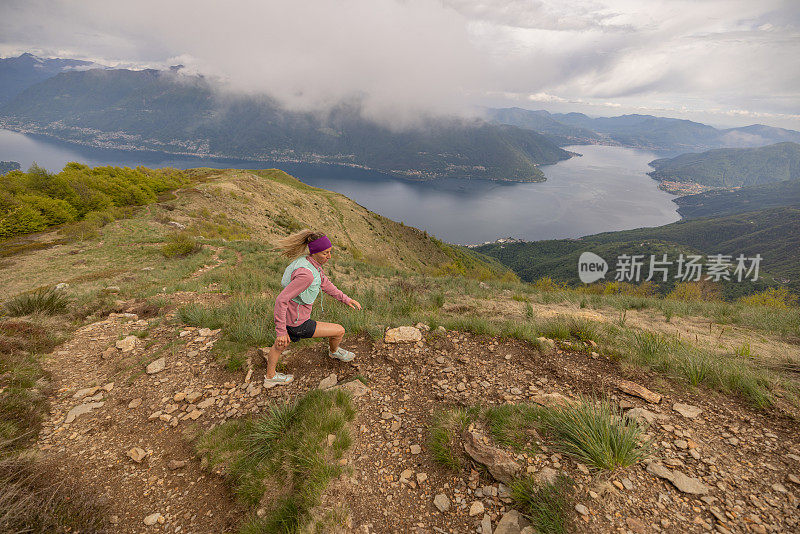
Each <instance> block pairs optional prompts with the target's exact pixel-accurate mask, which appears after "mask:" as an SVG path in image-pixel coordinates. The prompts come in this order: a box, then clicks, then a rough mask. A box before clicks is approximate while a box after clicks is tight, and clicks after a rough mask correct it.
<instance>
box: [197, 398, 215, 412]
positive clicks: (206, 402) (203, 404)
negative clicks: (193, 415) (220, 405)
mask: <svg viewBox="0 0 800 534" xmlns="http://www.w3.org/2000/svg"><path fill="white" fill-rule="evenodd" d="M214 402H216V399H215V398H213V397H209V398H207V399H206V400H204V401H200V402H198V403H197V407H198V408H199V409H201V410H207V409H208V408H210V407H211V406H213V405H214Z"/></svg>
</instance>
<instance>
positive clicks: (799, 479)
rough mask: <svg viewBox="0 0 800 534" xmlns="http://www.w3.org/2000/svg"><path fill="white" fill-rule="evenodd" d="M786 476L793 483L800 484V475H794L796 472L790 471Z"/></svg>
mask: <svg viewBox="0 0 800 534" xmlns="http://www.w3.org/2000/svg"><path fill="white" fill-rule="evenodd" d="M786 478H787V479H788V480H789V482H791V483H792V484H797V485H799V486H800V477H798V476H797V475H794V474H792V473H789V474H788V475H786Z"/></svg>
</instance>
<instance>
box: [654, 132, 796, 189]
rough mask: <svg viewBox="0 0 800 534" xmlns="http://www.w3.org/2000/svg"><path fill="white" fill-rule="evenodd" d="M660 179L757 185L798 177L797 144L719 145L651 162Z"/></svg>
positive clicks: (728, 185) (733, 185) (720, 185)
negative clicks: (740, 146)
mask: <svg viewBox="0 0 800 534" xmlns="http://www.w3.org/2000/svg"><path fill="white" fill-rule="evenodd" d="M650 166H651V167H653V168H654V169H655V170H654V171H652V172H650V173H648V174H649V175H650V176H652V177H653V178H654V179H656V180H659V181H664V180H667V181H673V182H696V183H699V184H703V185H709V186H714V187H737V186H751V185H760V184H767V183H773V182H782V181H786V180H797V179H800V144H797V143H777V144H774V145H770V146H765V147H760V148H722V149H718V150H709V151H707V152H703V153H701V154H682V155H680V156H676V157H674V158H665V159H657V160H654V161H651V162H650Z"/></svg>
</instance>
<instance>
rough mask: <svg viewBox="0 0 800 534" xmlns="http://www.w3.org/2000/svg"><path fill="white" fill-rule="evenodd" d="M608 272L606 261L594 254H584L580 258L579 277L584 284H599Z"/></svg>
mask: <svg viewBox="0 0 800 534" xmlns="http://www.w3.org/2000/svg"><path fill="white" fill-rule="evenodd" d="M607 272H608V263H606V260H604V259H603V258H601V257H600V256H598V255H597V254H595V253H594V252H584V253H583V254H581V257H580V258H578V276H579V277H580V279H581V282H583V283H584V284H591V283H592V282H597V281H598V280H600V279H601V278H603V277H605V275H606V273H607Z"/></svg>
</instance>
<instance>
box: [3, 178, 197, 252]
mask: <svg viewBox="0 0 800 534" xmlns="http://www.w3.org/2000/svg"><path fill="white" fill-rule="evenodd" d="M187 181H188V180H187V178H186V177H185V176H184V174H183V173H182V172H181V171H177V170H174V169H156V170H152V169H147V168H145V167H137V168H135V169H130V168H127V167H95V168H89V167H87V166H86V165H82V164H80V163H74V162H72V163H68V164H67V165H66V166H65V167H64V169H63V170H62V171H61V172H60V173H57V174H52V173H49V172H47V171H46V170H45V169H42V168H41V167H39V166H37V165H36V164H34V165H32V166H31V168H30V169H29V170H28V172H22V171H12V172H9V173H8V174H5V175H3V176H0V238H6V237H13V236H16V235H22V234H29V233H32V232H38V231H41V230H44V229H46V228H49V227H51V226H55V225H59V224H64V223H68V222H71V221H76V220H84V219H86V218H88V216H90V215H91V214H92V213H98V212H104V211H108V210H112V209H113V208H115V207H117V208H119V207H122V206H141V205H144V204H148V203H151V202H155V201H156V200H157V198H158V194H159V193H162V192H164V191H167V190H170V189H175V188H178V187H180V186H182V185H184V184H185V183H187ZM112 220H113V218H112ZM96 225H97V223H96V221H93V222H91V223H90V226H92V227H96Z"/></svg>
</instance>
